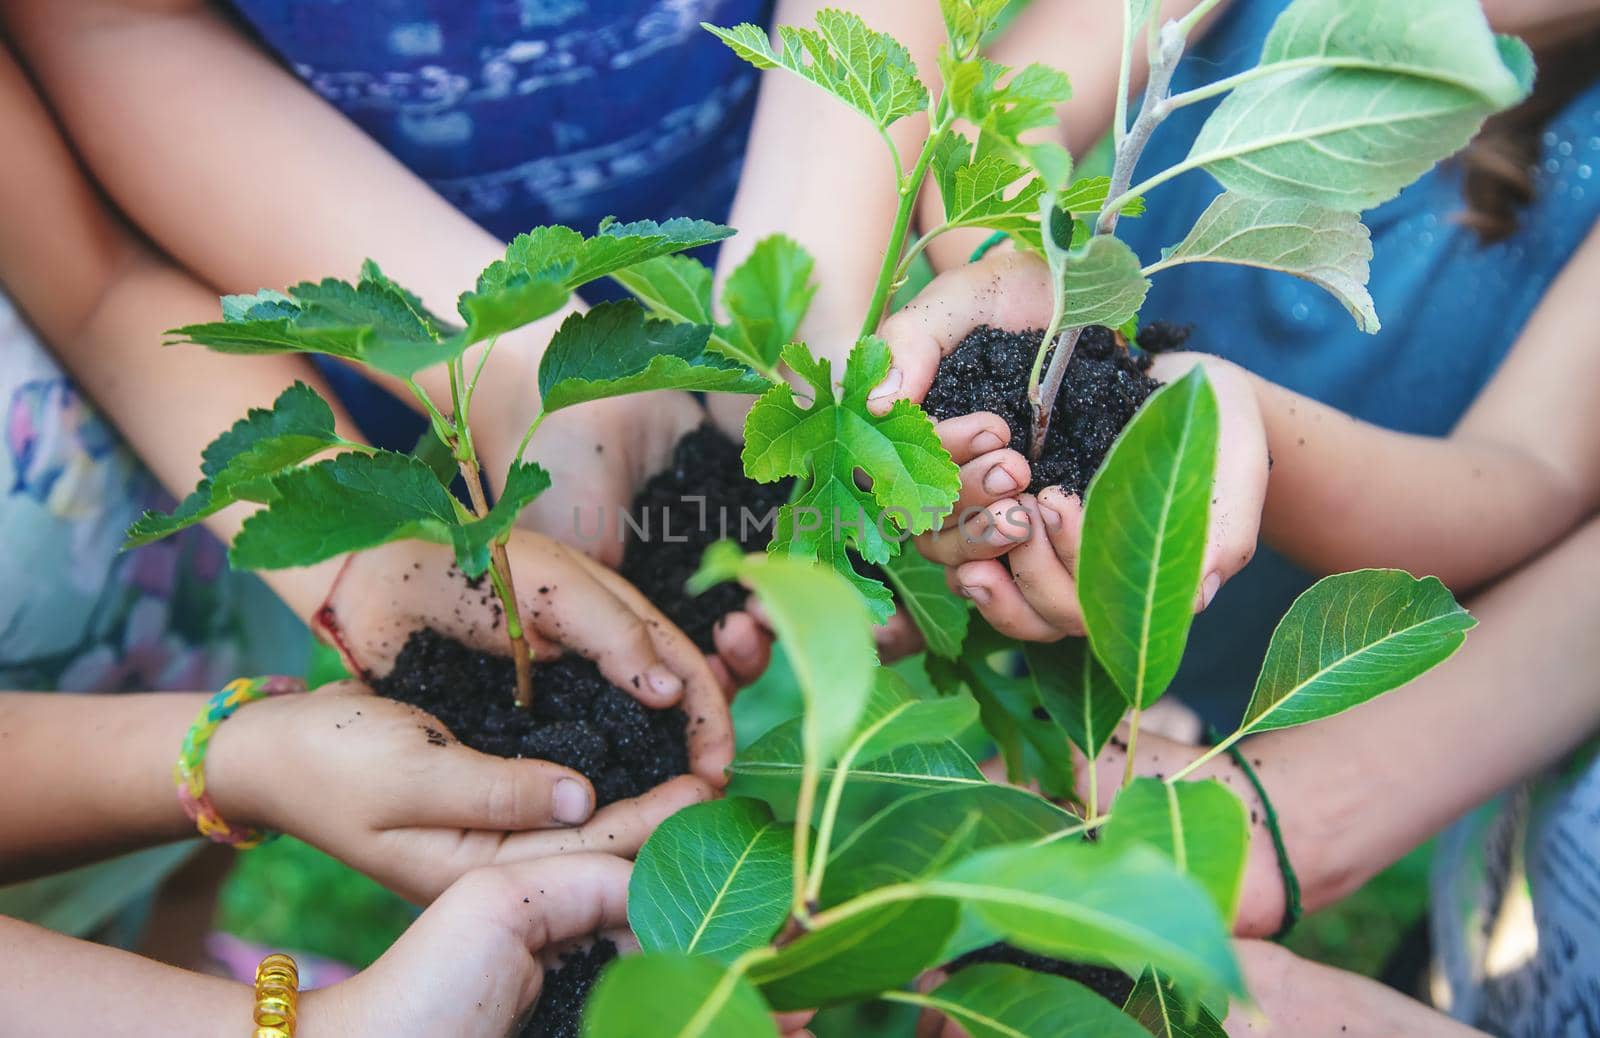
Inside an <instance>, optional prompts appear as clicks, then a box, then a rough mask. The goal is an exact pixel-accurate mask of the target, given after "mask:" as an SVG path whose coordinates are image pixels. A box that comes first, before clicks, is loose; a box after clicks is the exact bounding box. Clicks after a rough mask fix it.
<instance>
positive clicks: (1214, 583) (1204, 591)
mask: <svg viewBox="0 0 1600 1038" xmlns="http://www.w3.org/2000/svg"><path fill="white" fill-rule="evenodd" d="M1221 586H1222V574H1221V573H1212V574H1209V575H1208V576H1207V577H1206V582H1205V583H1204V584H1202V585H1200V608H1201V609H1204V608H1206V607H1207V606H1209V605H1210V604H1211V600H1212V599H1213V598H1216V597H1217V589H1218V588H1220V587H1221Z"/></svg>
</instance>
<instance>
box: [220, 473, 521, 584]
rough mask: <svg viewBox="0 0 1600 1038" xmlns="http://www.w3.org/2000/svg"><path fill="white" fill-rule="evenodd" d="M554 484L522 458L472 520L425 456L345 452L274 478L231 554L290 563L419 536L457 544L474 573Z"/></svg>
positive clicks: (260, 563) (258, 563) (246, 562)
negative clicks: (483, 512)
mask: <svg viewBox="0 0 1600 1038" xmlns="http://www.w3.org/2000/svg"><path fill="white" fill-rule="evenodd" d="M549 484H550V477H549V476H548V475H547V474H546V473H545V471H544V470H543V469H541V468H540V467H539V466H537V465H523V464H519V465H515V466H513V467H512V469H511V471H510V473H509V475H508V477H507V480H506V487H505V491H504V493H503V494H502V496H501V499H500V501H499V502H497V503H496V504H495V506H494V508H493V509H491V510H490V513H489V515H488V516H487V517H485V518H484V519H481V520H472V519H470V517H469V516H467V515H466V514H465V511H464V509H463V508H462V507H461V505H460V504H458V503H457V502H456V501H455V499H454V498H452V497H451V496H450V492H449V491H448V490H446V489H445V488H444V486H443V485H442V484H441V483H440V482H439V480H438V478H437V477H436V476H435V475H434V473H433V470H432V469H430V468H429V467H428V465H427V464H426V463H425V462H423V461H421V460H419V459H417V458H414V457H411V456H410V455H407V454H395V453H393V452H390V451H379V452H376V453H374V454H370V455H369V454H355V453H351V454H341V455H339V456H338V457H335V458H330V459H328V460H327V461H321V462H318V463H317V464H315V465H308V466H305V467H303V468H296V469H291V470H289V471H288V472H286V473H284V474H283V475H281V476H279V477H277V478H276V479H274V480H273V483H272V487H273V497H272V501H271V504H269V505H268V507H267V508H265V509H263V510H262V511H260V512H257V513H256V514H255V515H252V516H250V517H249V518H248V519H246V520H245V521H244V525H243V526H242V527H241V528H240V530H239V535H238V536H237V537H236V538H234V542H233V548H232V549H231V550H230V551H229V553H228V558H229V560H230V561H231V562H232V563H233V564H234V565H235V566H238V567H239V568H240V569H284V568H288V567H293V566H309V565H311V564H312V563H316V562H321V561H322V560H324V559H330V558H333V557H334V556H336V555H343V554H345V553H347V552H352V551H360V550H362V549H363V548H372V547H376V546H377V545H380V544H387V543H389V542H390V541H396V540H405V539H415V540H424V541H431V542H433V543H436V544H448V545H450V546H451V547H452V548H454V549H455V552H456V561H457V563H458V564H459V565H460V566H461V569H462V571H463V572H465V573H466V574H467V576H469V577H473V576H477V575H479V574H481V573H482V572H483V571H484V570H486V569H488V566H489V544H490V542H491V541H492V540H494V539H495V538H496V537H498V536H500V535H501V534H503V533H505V532H506V531H507V530H509V529H510V528H511V526H512V524H513V523H514V522H515V521H516V515H517V513H518V512H520V511H521V509H522V508H523V507H524V506H525V505H526V504H527V503H528V502H530V501H532V500H533V498H535V497H537V496H538V494H539V493H540V492H541V491H543V490H544V488H545V487H547V486H549Z"/></svg>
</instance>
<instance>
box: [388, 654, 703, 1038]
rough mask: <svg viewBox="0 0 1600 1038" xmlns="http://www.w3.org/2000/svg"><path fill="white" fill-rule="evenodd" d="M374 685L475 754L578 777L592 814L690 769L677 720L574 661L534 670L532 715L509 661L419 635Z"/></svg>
mask: <svg viewBox="0 0 1600 1038" xmlns="http://www.w3.org/2000/svg"><path fill="white" fill-rule="evenodd" d="M373 687H374V688H375V689H376V690H377V692H378V694H379V695H383V696H387V697H389V698H390V699H398V700H399V701H400V702H402V703H410V704H411V705H412V706H416V707H420V708H422V709H423V710H426V711H427V712H428V713H430V714H432V715H433V716H435V717H437V718H438V719H439V720H440V721H442V722H444V724H445V725H446V726H447V727H448V728H449V729H450V731H451V732H452V733H454V734H455V736H456V738H458V739H460V740H461V742H462V743H463V744H464V745H467V746H470V747H471V748H473V749H475V750H480V751H482V752H484V753H490V754H493V755H495V756H496V757H531V758H535V759H538V760H547V761H552V762H554V763H556V764H560V765H562V766H564V767H568V768H572V769H573V770H574V771H578V772H581V773H582V774H583V775H585V776H586V777H587V778H588V779H589V781H590V782H592V783H593V784H594V794H595V807H596V808H600V807H604V806H605V805H607V804H610V803H614V802H615V801H618V800H626V799H627V798H629V797H636V796H638V795H640V794H641V793H645V792H647V791H649V790H651V789H654V788H655V787H656V786H659V785H660V784H661V783H663V782H665V781H667V780H668V779H670V778H674V777H676V776H678V775H683V774H687V773H688V771H689V743H688V737H687V734H686V729H687V726H688V718H687V717H686V716H685V715H684V712H683V711H682V710H679V709H678V708H677V707H670V708H668V709H666V710H651V709H648V708H647V707H644V706H642V705H640V703H639V701H638V700H636V699H634V698H633V697H632V696H630V695H628V694H627V693H626V692H624V691H622V690H621V689H619V688H617V687H616V686H614V685H612V684H611V683H610V682H609V681H607V680H606V679H605V678H604V677H602V676H601V674H600V670H599V668H597V667H596V666H595V665H594V663H592V662H591V661H589V660H586V659H583V658H582V657H580V656H562V657H560V658H559V659H555V660H552V661H550V662H549V663H535V664H534V665H533V708H532V709H531V710H523V709H521V708H520V707H518V706H517V705H516V703H515V702H514V701H513V694H514V693H515V691H516V687H517V679H516V670H515V668H514V666H513V665H512V662H511V658H510V657H509V656H496V655H494V654H493V653H487V652H478V651H477V650H475V649H470V648H468V647H467V646H465V645H462V644H461V643H460V642H458V641H455V640H454V639H452V638H447V637H445V636H444V635H442V634H440V633H438V632H437V631H434V630H431V629H424V630H420V631H414V632H412V634H411V637H409V638H407V639H406V644H405V647H404V648H402V649H401V650H400V656H399V658H398V659H396V660H395V665H394V669H393V670H391V671H390V672H389V674H388V676H386V677H383V678H379V679H378V680H377V681H375V682H374V683H373ZM435 736H437V738H438V740H440V741H441V742H442V741H443V739H444V734H443V733H442V732H430V733H429V741H430V742H431V741H434V738H435ZM573 1033H574V1034H576V1033H577V1032H576V1031H574V1032H573Z"/></svg>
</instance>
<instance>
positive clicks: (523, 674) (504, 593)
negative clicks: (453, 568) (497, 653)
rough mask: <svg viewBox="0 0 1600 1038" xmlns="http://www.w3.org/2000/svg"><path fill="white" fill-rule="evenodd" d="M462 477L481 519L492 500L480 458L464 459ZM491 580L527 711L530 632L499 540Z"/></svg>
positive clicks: (492, 553)
mask: <svg viewBox="0 0 1600 1038" xmlns="http://www.w3.org/2000/svg"><path fill="white" fill-rule="evenodd" d="M461 478H462V479H464V480H466V483H467V495H468V496H469V497H471V498H472V510H473V512H474V513H476V514H477V516H478V518H479V519H482V518H483V517H484V516H486V515H488V514H489V502H488V500H487V499H486V498H485V497H484V496H483V478H482V474H481V473H480V472H479V470H478V459H477V458H476V457H475V456H471V455H469V456H468V457H465V458H462V459H461ZM489 583H490V584H491V585H492V586H493V587H494V593H495V597H496V598H498V599H500V608H501V610H502V611H503V612H504V613H505V616H506V637H507V638H509V639H510V640H511V661H512V663H513V664H514V665H515V667H516V671H517V694H516V703H517V705H518V706H519V707H521V708H522V709H524V710H526V709H528V708H529V707H530V706H532V705H533V652H532V650H530V649H529V647H528V637H527V632H526V630H525V629H524V628H523V626H522V610H521V609H520V608H519V607H518V605H517V585H516V580H515V579H514V578H513V577H512V575H511V558H510V556H509V555H508V554H507V553H506V546H505V544H504V543H503V542H501V541H500V540H498V539H497V540H495V541H494V543H492V544H490V545H489Z"/></svg>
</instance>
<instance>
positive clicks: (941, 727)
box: [841, 670, 978, 766]
mask: <svg viewBox="0 0 1600 1038" xmlns="http://www.w3.org/2000/svg"><path fill="white" fill-rule="evenodd" d="M977 720H978V704H977V703H976V702H974V701H973V699H972V697H971V696H964V695H959V694H958V695H949V696H938V697H936V698H933V699H919V698H917V697H916V696H915V695H913V694H912V692H911V689H910V687H909V686H908V685H907V684H906V681H905V679H904V678H902V677H901V676H900V675H898V674H896V673H895V672H894V671H892V670H879V671H878V674H877V681H876V683H875V684H874V686H873V690H872V696H871V698H870V699H869V700H868V702H867V708H866V710H865V711H863V713H862V716H861V723H860V730H859V731H858V732H856V733H855V735H854V737H853V738H852V739H851V740H850V744H849V749H848V750H847V753H848V755H849V757H850V760H851V761H856V760H861V761H871V760H877V759H878V758H880V757H883V756H886V755H888V754H890V753H893V752H894V751H895V750H898V749H900V748H901V747H902V746H917V745H921V744H924V743H939V742H947V741H952V740H954V739H955V738H956V736H958V735H960V734H961V733H962V732H964V731H966V730H967V729H968V728H969V727H971V726H972V725H973V724H974V723H975V722H976V721H977ZM841 766H843V760H842V759H841Z"/></svg>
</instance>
